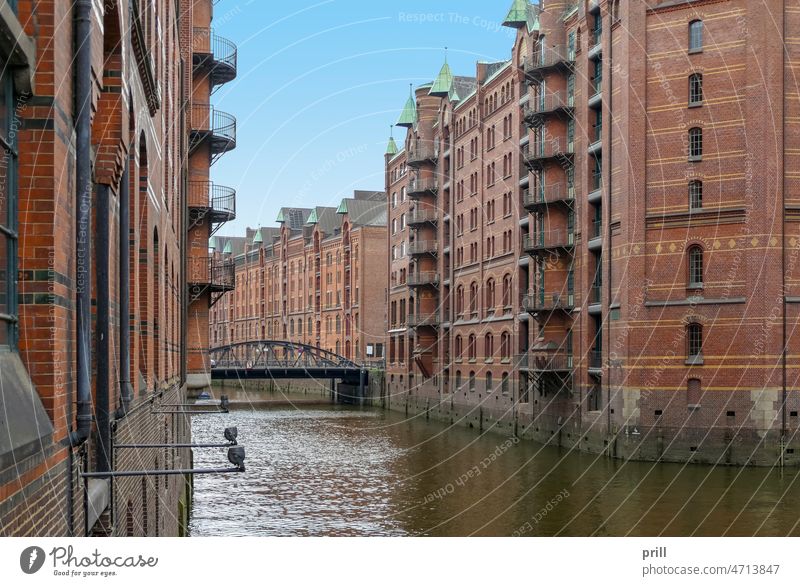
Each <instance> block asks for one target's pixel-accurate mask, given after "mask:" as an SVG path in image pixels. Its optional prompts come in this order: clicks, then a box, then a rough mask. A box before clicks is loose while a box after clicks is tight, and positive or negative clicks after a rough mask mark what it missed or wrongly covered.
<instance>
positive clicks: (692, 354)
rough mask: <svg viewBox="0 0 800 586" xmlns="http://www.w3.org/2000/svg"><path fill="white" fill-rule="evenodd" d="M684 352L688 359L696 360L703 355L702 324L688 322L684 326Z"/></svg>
mask: <svg viewBox="0 0 800 586" xmlns="http://www.w3.org/2000/svg"><path fill="white" fill-rule="evenodd" d="M686 346H687V349H686V354H687V357H688V358H689V360H698V359H702V357H703V326H701V325H700V324H698V323H690V324H689V325H688V326H686Z"/></svg>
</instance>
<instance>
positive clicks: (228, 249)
mask: <svg viewBox="0 0 800 586" xmlns="http://www.w3.org/2000/svg"><path fill="white" fill-rule="evenodd" d="M232 253H233V248H232V247H231V241H230V240H228V241H227V242H226V243H225V249H224V250H223V251H222V254H232Z"/></svg>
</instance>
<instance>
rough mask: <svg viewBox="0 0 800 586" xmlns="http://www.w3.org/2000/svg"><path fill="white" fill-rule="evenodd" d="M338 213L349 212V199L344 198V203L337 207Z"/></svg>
mask: <svg viewBox="0 0 800 586" xmlns="http://www.w3.org/2000/svg"><path fill="white" fill-rule="evenodd" d="M336 213H337V214H346V213H347V200H346V199H343V200H342V203H340V204H339V207H338V208H336Z"/></svg>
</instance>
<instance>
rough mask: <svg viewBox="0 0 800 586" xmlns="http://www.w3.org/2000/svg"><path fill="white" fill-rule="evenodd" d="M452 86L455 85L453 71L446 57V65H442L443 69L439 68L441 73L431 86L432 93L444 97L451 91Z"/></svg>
mask: <svg viewBox="0 0 800 586" xmlns="http://www.w3.org/2000/svg"><path fill="white" fill-rule="evenodd" d="M452 87H453V73H452V72H451V71H450V66H449V65H448V64H447V59H446V58H445V60H444V65H442V68H441V70H439V75H438V76H437V78H436V80H435V81H434V82H433V87H431V91H430V95H432V96H439V97H440V98H444V97H446V96H447V95H448V94H449V93H450V90H451V89H452Z"/></svg>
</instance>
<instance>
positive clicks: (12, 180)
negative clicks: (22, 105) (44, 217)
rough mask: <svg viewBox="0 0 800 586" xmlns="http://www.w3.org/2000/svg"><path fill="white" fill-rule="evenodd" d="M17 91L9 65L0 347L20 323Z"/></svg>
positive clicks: (3, 113) (0, 118) (1, 105)
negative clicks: (17, 282) (18, 293)
mask: <svg viewBox="0 0 800 586" xmlns="http://www.w3.org/2000/svg"><path fill="white" fill-rule="evenodd" d="M15 112H16V108H15V104H14V90H13V82H12V79H11V71H10V69H9V68H8V67H6V68H5V71H4V72H3V74H2V77H0V147H2V150H3V153H2V156H3V159H4V161H3V165H2V166H4V167H5V169H2V168H0V346H6V347H12V348H13V347H14V346H15V344H16V325H17V295H16V293H17V291H16V278H15V276H16V274H17V222H16V217H17V209H16V203H17V183H16V181H17V156H18V153H17V144H16V131H15V130H12V126H13V125H14V124H15V121H14V117H15V115H16V114H15Z"/></svg>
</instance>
